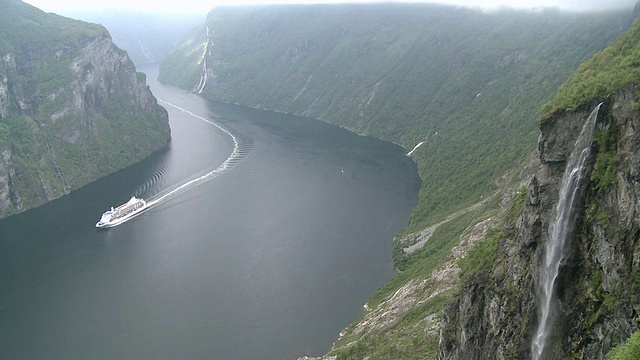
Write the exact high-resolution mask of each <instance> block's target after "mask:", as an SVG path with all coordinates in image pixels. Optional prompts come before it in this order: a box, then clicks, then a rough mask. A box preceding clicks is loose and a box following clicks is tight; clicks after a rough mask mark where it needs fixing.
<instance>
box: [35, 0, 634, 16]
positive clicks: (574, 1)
mask: <svg viewBox="0 0 640 360" xmlns="http://www.w3.org/2000/svg"><path fill="white" fill-rule="evenodd" d="M23 1H25V2H27V3H29V4H31V5H33V6H35V7H38V8H40V9H42V10H44V11H47V12H56V13H60V14H65V13H69V12H78V11H86V10H103V9H123V10H135V11H145V10H148V9H154V10H155V11H157V12H163V13H170V14H171V13H172V14H179V13H207V12H208V11H209V10H211V9H212V8H214V7H215V6H216V5H229V4H231V5H238V4H274V3H277V4H284V3H287V4H308V3H313V4H317V3H344V2H349V3H371V2H404V3H419V2H422V3H425V2H426V3H438V4H451V5H458V6H466V7H475V8H483V9H496V8H500V7H513V8H520V9H540V8H543V7H554V8H559V9H562V10H569V11H589V10H602V9H608V8H632V7H633V6H634V5H635V3H636V2H637V1H638V0H405V1H389V0H386V1H376V0H350V1H345V0H240V1H237V0H236V1H232V0H176V1H167V0H91V1H87V0H23Z"/></svg>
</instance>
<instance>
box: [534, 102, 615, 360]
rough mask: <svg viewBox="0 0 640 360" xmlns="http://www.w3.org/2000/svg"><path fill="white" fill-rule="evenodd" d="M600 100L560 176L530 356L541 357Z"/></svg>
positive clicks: (542, 265)
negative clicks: (536, 327) (536, 328)
mask: <svg viewBox="0 0 640 360" xmlns="http://www.w3.org/2000/svg"><path fill="white" fill-rule="evenodd" d="M601 105H602V103H600V104H599V105H598V106H596V108H595V109H594V110H593V111H592V112H591V114H590V115H589V118H588V119H587V121H586V122H585V124H584V126H583V127H582V131H581V132H580V136H578V140H576V143H575V145H574V146H573V150H572V151H571V155H570V156H569V160H568V162H567V167H566V169H565V171H564V175H563V176H562V185H561V187H560V196H559V198H558V205H557V206H556V213H555V218H554V219H553V221H552V222H551V223H550V224H549V239H548V241H547V244H546V249H545V251H546V253H545V256H544V260H543V262H542V264H541V265H540V274H539V284H538V293H537V296H538V304H537V305H538V330H537V331H536V334H535V336H534V337H533V341H532V343H531V356H532V359H533V360H539V359H542V357H543V354H544V353H545V347H546V345H547V339H548V337H549V333H550V332H551V326H552V325H553V315H554V302H555V297H554V292H553V290H554V287H555V283H556V279H557V278H558V273H559V272H560V266H561V265H562V262H563V260H564V259H565V243H566V240H567V237H568V236H569V233H570V232H571V230H572V227H573V225H574V223H575V216H576V214H575V211H574V210H575V201H576V200H577V199H576V194H577V192H578V189H579V188H580V185H581V181H582V178H583V177H584V164H585V161H586V160H587V158H588V156H589V153H590V150H591V142H592V140H591V138H592V137H593V131H594V129H595V124H596V118H597V117H598V111H599V110H600V106H601Z"/></svg>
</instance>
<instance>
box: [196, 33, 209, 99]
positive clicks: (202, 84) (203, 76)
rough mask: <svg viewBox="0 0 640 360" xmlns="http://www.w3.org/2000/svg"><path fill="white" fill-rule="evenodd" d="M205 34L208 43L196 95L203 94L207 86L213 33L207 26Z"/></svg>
mask: <svg viewBox="0 0 640 360" xmlns="http://www.w3.org/2000/svg"><path fill="white" fill-rule="evenodd" d="M205 32H206V34H207V43H206V44H205V45H204V55H203V56H202V70H201V72H200V82H199V83H198V86H196V90H195V91H196V93H198V94H200V93H202V90H204V87H205V86H206V85H207V56H208V55H209V43H210V41H211V39H210V36H211V33H210V31H209V26H208V25H205Z"/></svg>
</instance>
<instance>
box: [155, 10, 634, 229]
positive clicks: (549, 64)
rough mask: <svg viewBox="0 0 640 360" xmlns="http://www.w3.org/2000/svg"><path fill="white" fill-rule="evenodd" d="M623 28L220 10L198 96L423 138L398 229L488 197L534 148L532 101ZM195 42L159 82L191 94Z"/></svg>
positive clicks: (544, 96)
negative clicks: (413, 202) (412, 195)
mask: <svg viewBox="0 0 640 360" xmlns="http://www.w3.org/2000/svg"><path fill="white" fill-rule="evenodd" d="M629 23H630V16H629V15H628V14H623V13H620V12H617V13H599V14H563V13H558V12H553V11H547V12H542V13H538V12H536V13H530V12H516V11H502V12H496V13H481V12H477V11H472V10H465V9H455V8H450V7H442V6H435V5H408V4H404V5H400V4H395V5H342V6H268V7H229V8H220V9H216V10H214V11H212V12H211V13H210V15H209V17H208V20H207V25H208V26H209V28H210V30H211V31H212V35H211V40H212V42H211V44H212V45H211V48H210V49H209V52H208V56H207V64H208V67H209V69H210V74H211V76H210V78H209V82H208V86H207V88H206V89H205V91H204V95H205V96H206V97H208V98H210V99H215V100H220V101H224V102H230V103H240V104H243V105H247V106H253V107H261V108H268V109H274V110H279V111H287V112H293V113H297V114H303V115H309V116H313V117H316V118H320V119H322V120H325V121H329V122H332V123H335V124H338V125H341V126H344V127H347V128H350V129H352V130H354V131H356V132H359V133H362V134H367V135H372V136H376V137H380V138H384V139H388V140H391V141H394V142H397V143H400V144H402V145H403V146H405V147H406V148H407V149H411V148H412V147H413V146H414V145H416V144H417V143H418V142H421V141H426V142H425V144H424V145H423V146H422V147H421V148H420V149H418V150H417V151H416V152H415V153H414V155H413V158H414V160H415V161H416V163H417V164H418V169H419V172H420V176H421V178H422V180H423V182H422V189H421V192H420V201H419V204H418V206H417V207H416V209H415V210H414V212H413V214H412V217H411V220H410V224H409V227H408V228H407V230H406V233H409V232H413V231H416V230H418V229H422V228H424V227H425V226H426V225H427V224H429V223H433V222H435V221H436V220H438V219H441V218H443V217H444V216H445V215H446V214H449V213H451V212H453V211H455V210H457V209H461V208H464V207H466V206H468V205H470V204H473V203H475V202H477V201H478V200H479V199H480V198H482V197H483V196H486V195H488V194H490V193H491V192H492V191H494V190H495V189H494V185H493V181H494V180H495V179H497V178H499V177H500V176H501V175H502V174H503V173H504V172H505V171H507V170H508V169H510V168H511V167H512V166H514V164H516V163H518V162H519V161H520V160H521V159H522V158H523V157H524V156H525V155H526V154H528V153H529V152H530V151H531V150H533V149H534V148H535V139H536V138H537V135H538V132H537V130H536V126H535V125H536V120H537V119H538V118H539V116H540V114H541V113H540V110H539V109H540V108H541V106H542V105H543V104H544V103H545V102H547V101H549V100H550V99H551V96H552V94H554V93H555V92H556V90H557V88H558V86H560V85H561V84H562V82H563V81H564V80H565V79H566V78H567V77H568V76H569V75H570V74H571V72H572V71H574V70H575V69H576V68H577V67H578V66H579V65H580V64H581V63H582V62H583V61H585V60H586V59H588V58H589V57H590V56H592V55H593V54H594V53H595V52H596V51H598V50H600V49H602V48H604V47H606V45H607V44H608V43H609V42H610V41H611V40H613V39H615V38H616V37H617V36H618V35H619V34H620V33H622V32H623V31H624V30H626V29H627V28H628V26H629ZM203 34H204V29H199V30H196V31H194V32H193V33H191V34H187V36H185V38H184V39H182V40H181V41H180V42H179V46H178V47H176V50H175V51H174V53H173V54H172V55H171V56H170V57H169V58H168V59H167V60H166V61H165V62H164V63H163V66H162V68H161V74H160V75H161V79H162V80H163V81H167V82H171V83H174V84H178V85H180V86H182V87H185V88H194V87H195V85H196V84H197V82H198V80H199V77H200V68H201V63H198V61H201V59H202V56H203V50H204V43H205V42H206V39H205V38H204V37H203ZM185 54H186V55H185ZM436 132H437V134H436Z"/></svg>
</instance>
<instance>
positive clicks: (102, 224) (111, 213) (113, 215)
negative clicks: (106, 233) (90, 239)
mask: <svg viewBox="0 0 640 360" xmlns="http://www.w3.org/2000/svg"><path fill="white" fill-rule="evenodd" d="M146 208H147V202H146V201H144V200H143V199H138V198H136V197H135V196H132V197H131V199H130V200H129V201H127V202H126V203H124V204H122V205H120V206H118V207H117V208H115V209H114V208H113V207H112V208H111V210H108V211H105V213H104V214H102V217H101V218H100V221H98V222H97V223H96V227H97V228H108V227H112V226H116V225H118V224H121V223H123V222H125V221H127V220H128V219H131V218H132V217H134V216H136V215H137V214H139V213H141V212H142V211H144V210H145V209H146Z"/></svg>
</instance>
